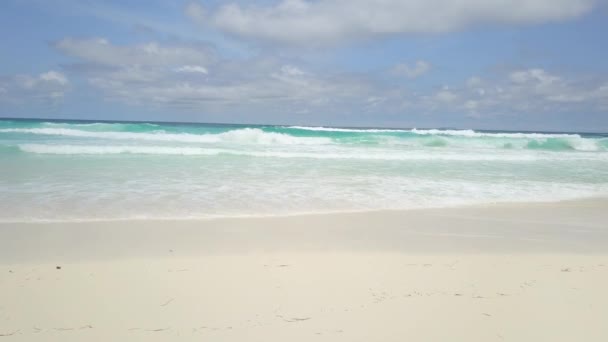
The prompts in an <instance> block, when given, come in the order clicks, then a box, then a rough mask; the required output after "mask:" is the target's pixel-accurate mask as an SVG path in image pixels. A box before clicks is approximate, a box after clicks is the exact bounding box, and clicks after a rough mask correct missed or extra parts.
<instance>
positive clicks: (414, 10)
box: [186, 0, 597, 45]
mask: <svg viewBox="0 0 608 342" xmlns="http://www.w3.org/2000/svg"><path fill="white" fill-rule="evenodd" d="M596 2H597V1H595V0H456V1H455V0H409V1H403V0H380V1H368V0H318V1H307V0H283V1H280V2H278V3H270V4H266V3H264V4H260V5H246V6H245V5H239V4H236V3H230V4H225V5H221V6H219V7H217V8H215V9H213V10H207V11H205V10H204V9H203V7H202V6H201V5H200V4H199V3H197V2H194V3H191V4H190V5H188V6H187V7H186V14H187V15H189V16H190V17H191V18H192V19H194V20H196V21H198V22H201V23H203V24H211V25H213V26H215V27H217V28H219V29H221V30H223V31H225V32H227V33H230V34H234V35H237V36H241V37H245V38H254V39H259V40H264V41H271V42H279V43H288V44H304V45H314V44H321V43H335V42H340V41H344V40H353V39H361V38H365V37H368V36H374V35H387V34H401V33H440V32H449V31H454V30H460V29H463V28H466V27H469V26H475V25H481V24H535V23H542V22H549V21H558V20H565V19H570V18H576V17H578V16H581V15H583V14H585V13H587V12H588V11H590V10H591V9H592V8H593V7H594V5H595V4H596ZM205 13H206V15H203V14H205Z"/></svg>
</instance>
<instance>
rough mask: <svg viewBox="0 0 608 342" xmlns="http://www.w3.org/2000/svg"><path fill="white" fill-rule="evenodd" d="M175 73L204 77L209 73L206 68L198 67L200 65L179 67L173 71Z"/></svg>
mask: <svg viewBox="0 0 608 342" xmlns="http://www.w3.org/2000/svg"><path fill="white" fill-rule="evenodd" d="M175 71H177V72H189V73H200V74H205V75H206V74H208V73H209V71H207V68H205V67H203V66H200V65H184V66H181V67H179V68H177V69H175Z"/></svg>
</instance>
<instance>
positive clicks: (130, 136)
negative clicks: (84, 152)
mask: <svg viewBox="0 0 608 342" xmlns="http://www.w3.org/2000/svg"><path fill="white" fill-rule="evenodd" d="M0 132H3V133H29V134H39V135H55V136H67V137H77V138H98V139H113V140H144V141H167V142H184V143H221V142H225V143H240V144H266V145H268V144H285V145H321V144H329V143H331V139H329V138H323V137H294V136H290V135H287V134H282V133H273V132H264V131H262V130H261V129H259V128H243V129H237V130H232V131H228V132H224V133H218V134H190V133H179V134H175V133H165V132H163V131H157V132H150V133H131V132H96V131H84V130H78V129H71V128H6V129H0Z"/></svg>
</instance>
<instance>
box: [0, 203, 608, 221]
mask: <svg viewBox="0 0 608 342" xmlns="http://www.w3.org/2000/svg"><path fill="white" fill-rule="evenodd" d="M594 202H595V203H596V204H599V205H606V207H607V208H608V197H605V196H592V197H581V198H571V199H561V200H556V201H527V202H526V201H524V202H516V201H506V202H487V203H474V204H457V205H449V206H440V207H415V208H400V209H361V210H343V211H327V212H303V213H293V214H262V215H231V216H221V215H217V216H211V215H210V216H200V217H184V218H178V217H166V218H164V217H160V218H159V217H132V218H115V219H111V218H100V219H65V220H62V219H33V220H5V221H2V220H0V226H3V225H11V224H17V225H21V224H40V225H45V224H89V223H128V222H140V221H147V222H159V223H162V222H201V223H203V222H210V221H221V220H255V219H284V218H294V219H299V218H306V217H317V216H342V215H365V214H376V215H381V214H383V213H386V214H391V213H405V212H407V213H410V212H420V213H424V212H425V211H436V210H446V211H451V210H460V209H465V210H467V209H492V208H501V207H503V208H517V207H530V206H538V207H544V206H552V205H559V206H569V207H572V206H583V207H585V206H587V204H591V205H593V204H594Z"/></svg>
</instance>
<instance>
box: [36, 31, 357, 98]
mask: <svg viewBox="0 0 608 342" xmlns="http://www.w3.org/2000/svg"><path fill="white" fill-rule="evenodd" d="M56 47H57V49H58V50H59V51H61V52H63V53H65V54H67V55H69V56H72V57H74V58H76V59H77V60H78V68H75V69H73V70H74V72H82V71H86V72H85V73H83V76H85V77H86V78H87V80H88V81H89V84H91V85H92V86H93V87H95V88H97V89H100V90H101V91H102V94H104V96H105V98H106V99H108V100H113V101H122V102H126V103H130V104H137V105H164V106H188V107H193V108H198V109H200V108H205V107H208V106H210V105H213V106H218V105H223V106H233V105H246V104H256V105H260V106H274V105H277V104H285V103H290V104H300V105H304V106H319V105H321V104H323V105H330V104H332V103H334V104H335V103H336V101H346V100H344V99H346V98H348V99H351V98H355V97H357V96H363V95H364V94H366V93H367V92H369V91H368V90H364V89H366V88H365V87H366V85H365V83H364V82H361V81H359V80H355V79H349V78H347V77H344V76H342V77H338V76H335V75H323V74H319V73H315V72H311V71H307V70H304V69H303V68H302V67H300V66H295V65H292V64H287V63H283V62H281V61H280V60H277V59H273V58H261V57H258V58H252V59H249V60H237V61H234V60H227V59H215V58H214V59H213V60H212V61H211V60H210V59H209V54H208V53H207V52H208V50H207V49H205V48H203V49H197V48H194V47H184V46H181V47H175V46H165V45H162V44H157V43H154V44H143V45H126V46H117V45H114V44H112V43H110V42H109V41H107V40H105V39H93V40H74V39H64V40H62V41H60V42H59V43H57V44H56ZM95 65H103V66H106V67H95ZM210 68H212V69H210ZM55 76H57V75H55ZM46 77H47V78H55V79H56V80H59V78H58V77H53V75H47V76H46Z"/></svg>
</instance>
